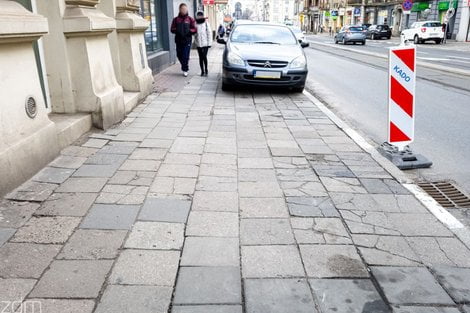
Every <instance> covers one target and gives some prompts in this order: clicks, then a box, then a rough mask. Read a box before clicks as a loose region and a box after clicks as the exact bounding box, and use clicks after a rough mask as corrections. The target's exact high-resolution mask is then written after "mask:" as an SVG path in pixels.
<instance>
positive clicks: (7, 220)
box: [0, 199, 39, 228]
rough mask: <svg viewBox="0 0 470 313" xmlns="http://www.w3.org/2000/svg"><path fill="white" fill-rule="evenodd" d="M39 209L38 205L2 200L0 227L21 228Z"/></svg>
mask: <svg viewBox="0 0 470 313" xmlns="http://www.w3.org/2000/svg"><path fill="white" fill-rule="evenodd" d="M38 207H39V204H38V203H31V202H16V201H8V200H3V199H0V216H1V218H0V227H4V228H20V227H21V226H23V225H24V224H25V223H26V222H27V221H28V220H29V219H30V217H31V216H32V215H33V213H34V212H35V211H36V210H37V208H38Z"/></svg>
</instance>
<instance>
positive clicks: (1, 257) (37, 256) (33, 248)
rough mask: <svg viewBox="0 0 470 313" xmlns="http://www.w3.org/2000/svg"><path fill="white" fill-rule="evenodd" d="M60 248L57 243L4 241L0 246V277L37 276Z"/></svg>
mask: <svg viewBox="0 0 470 313" xmlns="http://www.w3.org/2000/svg"><path fill="white" fill-rule="evenodd" d="M60 248H61V246H59V245H40V244H31V243H6V244H4V245H3V246H2V247H1V248H0V277H4V278H39V277H40V276H41V274H42V272H43V271H44V270H45V269H46V268H47V267H48V266H49V263H51V261H52V259H53V258H54V257H55V256H56V255H57V253H59V251H60Z"/></svg>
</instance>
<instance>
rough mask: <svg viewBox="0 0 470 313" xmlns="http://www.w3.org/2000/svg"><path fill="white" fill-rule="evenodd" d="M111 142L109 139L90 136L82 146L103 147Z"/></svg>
mask: <svg viewBox="0 0 470 313" xmlns="http://www.w3.org/2000/svg"><path fill="white" fill-rule="evenodd" d="M108 142H109V140H103V139H95V138H90V139H88V140H87V142H85V143H84V144H83V145H82V147H89V148H102V147H103V146H104V145H106V144H107V143H108Z"/></svg>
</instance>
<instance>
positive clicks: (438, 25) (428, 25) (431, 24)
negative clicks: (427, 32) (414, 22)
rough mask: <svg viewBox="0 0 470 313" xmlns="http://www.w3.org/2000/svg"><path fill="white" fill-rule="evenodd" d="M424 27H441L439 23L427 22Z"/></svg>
mask: <svg viewBox="0 0 470 313" xmlns="http://www.w3.org/2000/svg"><path fill="white" fill-rule="evenodd" d="M424 26H426V27H441V26H442V24H441V23H439V22H429V23H426V25H424Z"/></svg>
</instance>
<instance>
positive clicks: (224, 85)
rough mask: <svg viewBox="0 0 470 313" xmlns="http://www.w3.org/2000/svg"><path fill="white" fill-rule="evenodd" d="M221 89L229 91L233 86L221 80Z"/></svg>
mask: <svg viewBox="0 0 470 313" xmlns="http://www.w3.org/2000/svg"><path fill="white" fill-rule="evenodd" d="M222 90H223V91H231V90H233V86H232V85H229V84H227V83H225V82H222Z"/></svg>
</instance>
